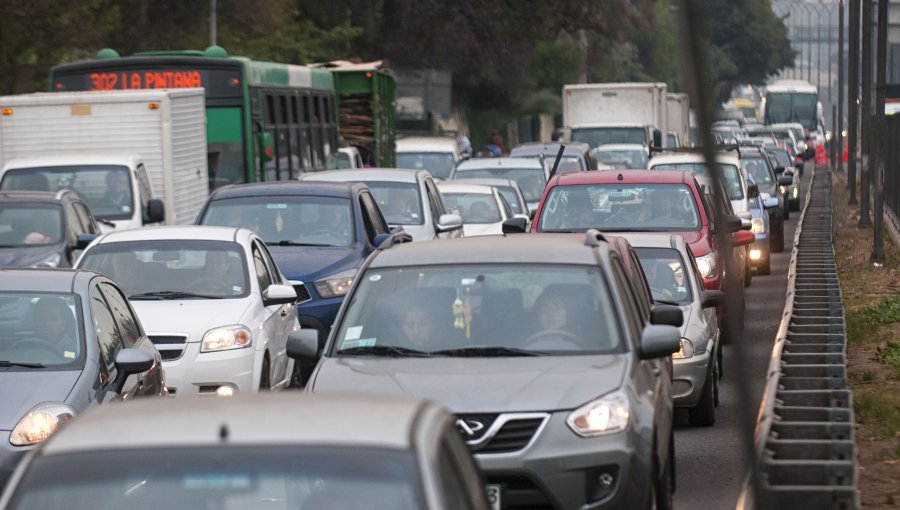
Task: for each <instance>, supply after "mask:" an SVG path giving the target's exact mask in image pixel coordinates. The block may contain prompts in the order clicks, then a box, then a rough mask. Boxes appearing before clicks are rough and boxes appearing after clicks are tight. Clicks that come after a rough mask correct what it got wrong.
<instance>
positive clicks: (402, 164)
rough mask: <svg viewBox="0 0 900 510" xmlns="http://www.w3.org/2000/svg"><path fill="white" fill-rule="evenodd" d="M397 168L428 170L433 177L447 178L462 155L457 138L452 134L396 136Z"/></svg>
mask: <svg viewBox="0 0 900 510" xmlns="http://www.w3.org/2000/svg"><path fill="white" fill-rule="evenodd" d="M396 147H397V164H396V167H397V168H411V169H415V170H428V173H430V174H431V176H432V177H434V178H435V179H448V178H449V177H450V173H451V172H453V169H454V168H456V164H457V163H459V162H460V161H461V160H462V159H464V157H463V151H462V146H461V145H460V143H459V140H457V139H456V138H454V137H452V136H410V137H404V138H398V139H397V143H396Z"/></svg>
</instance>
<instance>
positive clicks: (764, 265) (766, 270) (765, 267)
mask: <svg viewBox="0 0 900 510" xmlns="http://www.w3.org/2000/svg"><path fill="white" fill-rule="evenodd" d="M756 272H757V273H758V274H761V275H763V274H771V273H772V263H771V262H770V261H769V259H768V258H766V261H765V262H760V263H759V265H758V266H756Z"/></svg>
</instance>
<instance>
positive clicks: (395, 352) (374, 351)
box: [337, 345, 431, 358]
mask: <svg viewBox="0 0 900 510" xmlns="http://www.w3.org/2000/svg"><path fill="white" fill-rule="evenodd" d="M337 354H344V355H348V356H353V355H369V356H391V357H394V358H403V357H413V358H427V357H429V356H431V354H430V353H427V352H423V351H417V350H415V349H409V348H407V347H398V346H396V345H368V346H364V347H350V348H348V349H341V350H339V351H337Z"/></svg>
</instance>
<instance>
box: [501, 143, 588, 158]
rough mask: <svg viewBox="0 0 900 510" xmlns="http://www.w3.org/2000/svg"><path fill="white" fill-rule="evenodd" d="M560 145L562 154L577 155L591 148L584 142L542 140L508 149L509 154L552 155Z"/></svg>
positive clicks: (557, 150)
mask: <svg viewBox="0 0 900 510" xmlns="http://www.w3.org/2000/svg"><path fill="white" fill-rule="evenodd" d="M560 145H562V146H563V147H565V148H564V149H563V155H564V156H565V155H579V154H582V153H584V152H587V151H589V150H591V146H590V145H588V144H586V143H584V142H553V143H543V142H528V143H523V144H522V145H517V146H516V147H513V148H512V149H510V151H509V155H510V156H524V155H526V154H527V155H537V154H543V155H545V156H546V155H553V156H555V155H556V154H557V153H558V152H559V146H560Z"/></svg>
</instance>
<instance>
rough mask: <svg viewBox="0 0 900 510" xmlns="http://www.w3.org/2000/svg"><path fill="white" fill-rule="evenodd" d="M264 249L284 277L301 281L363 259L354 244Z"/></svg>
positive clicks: (329, 272) (335, 271)
mask: <svg viewBox="0 0 900 510" xmlns="http://www.w3.org/2000/svg"><path fill="white" fill-rule="evenodd" d="M267 248H269V252H271V253H272V257H273V258H274V259H275V263H276V264H278V269H281V273H282V274H283V275H284V276H286V277H287V278H288V280H299V281H302V282H304V283H312V282H313V281H314V280H318V279H319V278H322V277H325V276H331V275H333V274H337V273H340V272H342V271H346V270H347V269H351V268H354V267H357V266H359V264H360V263H361V262H362V261H363V259H364V258H365V257H364V256H363V255H362V254H361V253H360V252H359V249H358V248H357V247H355V246H346V247H335V246H278V245H267Z"/></svg>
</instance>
